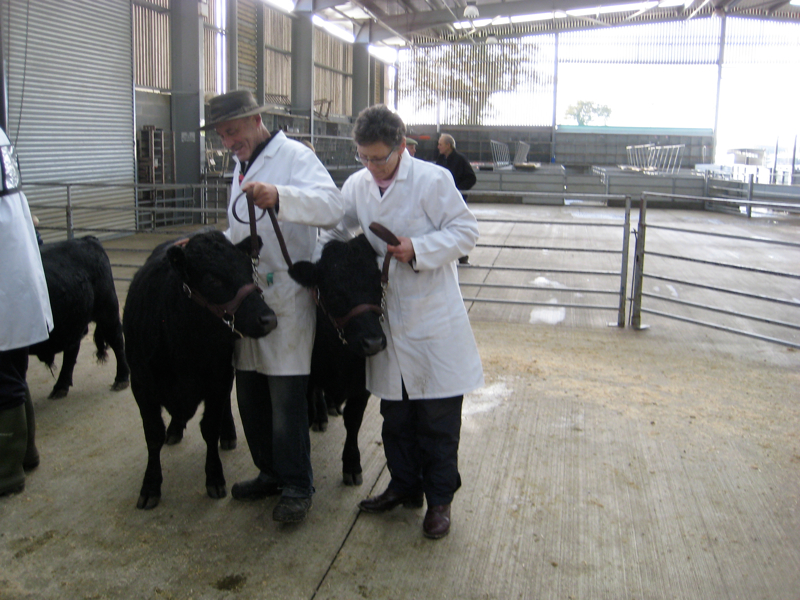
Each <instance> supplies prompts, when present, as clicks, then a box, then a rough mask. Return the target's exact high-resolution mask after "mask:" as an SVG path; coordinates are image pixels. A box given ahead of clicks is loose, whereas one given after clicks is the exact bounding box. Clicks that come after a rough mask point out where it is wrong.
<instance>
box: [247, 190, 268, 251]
mask: <svg viewBox="0 0 800 600" xmlns="http://www.w3.org/2000/svg"><path fill="white" fill-rule="evenodd" d="M247 216H248V217H249V218H250V258H252V259H253V260H256V259H257V258H258V232H257V230H256V205H255V203H254V202H253V201H252V200H251V199H250V197H249V196H248V197H247ZM261 216H262V217H263V216H264V215H263V214H262V215H261Z"/></svg>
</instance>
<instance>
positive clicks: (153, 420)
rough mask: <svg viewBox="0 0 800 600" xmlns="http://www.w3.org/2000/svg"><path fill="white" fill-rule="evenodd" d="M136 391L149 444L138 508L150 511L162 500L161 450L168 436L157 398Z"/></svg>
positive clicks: (146, 440)
mask: <svg viewBox="0 0 800 600" xmlns="http://www.w3.org/2000/svg"><path fill="white" fill-rule="evenodd" d="M136 391H137V390H136V388H135V387H134V397H135V398H136V403H137V404H138V405H139V413H140V414H141V415H142V426H143V427H144V439H145V442H146V443H147V468H146V469H145V472H144V480H143V481H142V489H141V491H140V492H139V500H138V501H137V502H136V508H141V509H144V510H150V509H153V508H155V507H156V506H158V503H159V501H160V500H161V482H162V481H163V476H162V474H161V448H162V447H163V446H164V440H165V439H166V437H167V434H166V430H165V428H164V420H163V419H162V418H161V405H160V404H159V403H158V402H157V401H156V400H155V396H150V395H147V396H142V395H141V394H136Z"/></svg>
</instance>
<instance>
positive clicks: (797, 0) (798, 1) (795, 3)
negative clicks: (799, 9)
mask: <svg viewBox="0 0 800 600" xmlns="http://www.w3.org/2000/svg"><path fill="white" fill-rule="evenodd" d="M789 4H791V5H792V6H800V0H792V1H791V2H789Z"/></svg>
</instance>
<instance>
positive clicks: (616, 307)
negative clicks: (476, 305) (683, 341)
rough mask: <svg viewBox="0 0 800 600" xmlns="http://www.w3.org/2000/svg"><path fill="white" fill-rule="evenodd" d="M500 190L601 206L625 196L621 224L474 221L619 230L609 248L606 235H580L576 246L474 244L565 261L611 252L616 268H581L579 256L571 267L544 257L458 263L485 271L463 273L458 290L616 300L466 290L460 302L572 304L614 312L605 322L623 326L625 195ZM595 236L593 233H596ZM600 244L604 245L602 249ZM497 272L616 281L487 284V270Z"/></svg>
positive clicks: (626, 230)
mask: <svg viewBox="0 0 800 600" xmlns="http://www.w3.org/2000/svg"><path fill="white" fill-rule="evenodd" d="M505 195H519V196H525V197H530V196H538V197H541V198H550V197H553V196H562V200H564V201H566V200H567V199H570V200H572V199H574V200H579V199H584V200H591V201H594V202H596V204H592V206H593V207H598V208H602V209H605V208H607V207H606V204H607V201H608V200H609V199H615V200H624V201H625V209H624V217H623V222H622V223H607V222H596V221H586V220H581V221H566V220H546V219H545V220H527V219H524V220H523V219H514V220H507V219H478V222H479V223H513V224H514V225H520V226H526V227H527V226H532V227H538V226H542V227H544V228H549V227H552V226H564V227H582V228H587V229H588V230H589V231H599V230H601V229H608V228H612V229H621V230H622V231H621V238H620V240H619V245H617V244H611V245H612V246H613V247H609V243H608V242H607V241H606V240H600V239H595V238H591V237H590V238H582V241H583V245H581V246H563V245H558V246H551V245H514V244H507V243H504V244H491V243H480V242H479V243H478V245H477V246H476V248H477V249H480V248H496V249H498V250H499V251H505V250H510V251H513V252H522V251H538V252H541V253H542V254H550V253H557V254H558V255H560V256H566V257H567V258H566V260H570V259H571V258H574V257H572V256H571V255H573V254H578V255H580V256H585V255H586V254H596V255H603V256H608V257H611V258H612V260H613V258H614V257H616V259H617V260H618V261H619V262H618V263H617V264H619V268H618V269H617V270H612V269H608V270H600V269H587V268H585V267H584V268H581V264H580V263H583V262H584V261H583V260H581V259H578V261H577V262H578V263H579V264H576V266H574V267H570V268H562V267H556V266H552V265H551V264H547V260H546V259H544V258H541V259H540V260H538V261H537V263H536V264H535V265H532V266H530V267H527V266H497V265H495V264H491V265H482V264H474V265H469V266H465V267H460V268H466V269H468V270H485V271H486V272H487V273H486V276H485V277H484V278H483V280H481V281H478V282H470V281H467V280H465V278H463V277H462V278H461V279H460V284H461V287H462V289H463V288H478V294H479V293H480V292H482V291H484V290H487V289H499V290H523V291H531V292H538V293H541V292H544V291H546V292H548V293H571V294H575V295H576V296H578V297H580V296H581V295H598V294H599V295H611V296H615V297H616V303H615V304H613V305H611V304H592V303H588V302H587V303H580V302H552V301H549V302H541V301H528V300H512V299H508V298H497V297H487V296H485V295H480V296H479V295H477V294H475V295H472V296H464V301H465V302H488V303H497V304H517V305H526V306H546V307H564V308H573V309H585V310H606V311H614V312H616V314H617V320H616V322H615V323H610V324H611V325H616V326H617V327H624V326H625V307H626V294H627V282H628V253H629V240H630V214H631V199H630V197H629V196H613V197H608V196H604V195H602V194H565V193H561V194H554V193H539V194H537V193H535V192H517V193H514V192H506V193H505ZM598 238H599V236H598ZM603 246H606V247H605V248H604V247H603ZM498 271H520V272H538V273H559V274H568V275H588V276H591V277H598V278H611V279H613V280H616V281H617V282H618V285H617V286H616V287H614V288H584V287H566V286H565V287H536V286H530V285H509V284H502V283H500V284H496V283H487V281H486V279H487V278H488V277H489V275H490V274H491V273H493V272H498Z"/></svg>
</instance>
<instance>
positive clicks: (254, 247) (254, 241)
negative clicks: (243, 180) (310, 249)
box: [231, 192, 292, 269]
mask: <svg viewBox="0 0 800 600" xmlns="http://www.w3.org/2000/svg"><path fill="white" fill-rule="evenodd" d="M243 195H244V196H246V198H247V214H248V217H249V220H250V223H249V225H250V241H251V249H250V255H251V258H254V259H255V258H258V233H257V232H256V223H257V222H258V221H260V220H261V219H263V218H264V214H265V213H268V214H269V219H270V221H272V228H273V229H274V230H275V236H276V237H277V238H278V244H280V247H281V253H282V254H283V258H284V260H285V261H286V264H287V265H289V268H290V269H291V268H292V259H291V258H289V251H288V250H287V249H286V241H285V240H284V239H283V233H281V228H280V226H279V225H278V217H277V216H276V215H275V210H274V209H272V208H268V209H266V210H263V209H262V212H261V216H260V217H258V218H256V207H255V203H254V202H253V200H252V198H251V197H250V196H249V195H246V194H245V193H244V192H242V193H240V194H239V195H238V196H236V199H235V200H234V201H233V208H232V210H231V212H232V213H233V218H234V219H236V220H237V221H239V223H243V224H246V223H245V222H244V221H242V219H241V218H240V217H239V213H237V212H236V205H237V204H238V202H239V199H240V198H241V197H242V196H243Z"/></svg>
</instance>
